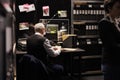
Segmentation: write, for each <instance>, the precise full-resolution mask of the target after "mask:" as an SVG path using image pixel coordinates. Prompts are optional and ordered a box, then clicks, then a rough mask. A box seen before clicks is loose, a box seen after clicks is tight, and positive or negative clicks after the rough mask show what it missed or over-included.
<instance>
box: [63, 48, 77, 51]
mask: <svg viewBox="0 0 120 80" xmlns="http://www.w3.org/2000/svg"><path fill="white" fill-rule="evenodd" d="M62 50H63V51H76V50H77V48H62Z"/></svg>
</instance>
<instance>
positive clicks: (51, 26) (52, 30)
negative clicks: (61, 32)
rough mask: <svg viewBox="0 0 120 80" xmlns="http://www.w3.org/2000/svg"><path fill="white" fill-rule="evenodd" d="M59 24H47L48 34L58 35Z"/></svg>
mask: <svg viewBox="0 0 120 80" xmlns="http://www.w3.org/2000/svg"><path fill="white" fill-rule="evenodd" d="M57 31H58V24H47V25H46V33H47V34H57Z"/></svg>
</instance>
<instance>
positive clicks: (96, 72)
mask: <svg viewBox="0 0 120 80" xmlns="http://www.w3.org/2000/svg"><path fill="white" fill-rule="evenodd" d="M96 74H102V71H101V70H95V71H86V72H84V73H82V74H81V75H82V76H85V75H96Z"/></svg>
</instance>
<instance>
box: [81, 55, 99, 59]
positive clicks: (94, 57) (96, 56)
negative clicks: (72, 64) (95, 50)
mask: <svg viewBox="0 0 120 80" xmlns="http://www.w3.org/2000/svg"><path fill="white" fill-rule="evenodd" d="M81 58H82V59H96V58H101V55H92V56H82V57H81Z"/></svg>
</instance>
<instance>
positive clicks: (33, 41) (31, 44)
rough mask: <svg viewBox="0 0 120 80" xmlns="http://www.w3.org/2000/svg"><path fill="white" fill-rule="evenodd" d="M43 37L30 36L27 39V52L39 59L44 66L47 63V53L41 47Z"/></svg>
mask: <svg viewBox="0 0 120 80" xmlns="http://www.w3.org/2000/svg"><path fill="white" fill-rule="evenodd" d="M45 40H46V38H45V37H43V36H40V35H36V34H34V35H32V36H31V37H29V38H28V39H27V52H28V54H31V55H33V56H35V57H36V58H38V59H40V60H41V61H42V62H43V63H44V64H46V63H47V52H46V50H45V48H44V46H43V44H44V41H45Z"/></svg>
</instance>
